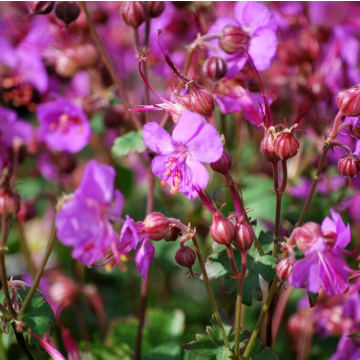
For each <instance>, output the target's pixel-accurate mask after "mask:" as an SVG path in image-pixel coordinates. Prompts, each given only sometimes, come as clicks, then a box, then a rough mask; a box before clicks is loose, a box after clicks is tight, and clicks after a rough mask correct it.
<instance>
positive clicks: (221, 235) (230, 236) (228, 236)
mask: <svg viewBox="0 0 360 360" xmlns="http://www.w3.org/2000/svg"><path fill="white" fill-rule="evenodd" d="M210 235H211V237H212V238H213V239H214V241H215V242H217V243H218V244H220V245H228V244H230V243H231V242H232V241H233V240H234V237H235V225H234V224H233V223H232V222H231V221H230V220H228V219H225V217H224V216H223V215H222V214H221V212H220V211H217V212H216V214H215V215H214V220H213V223H212V225H211V227H210Z"/></svg>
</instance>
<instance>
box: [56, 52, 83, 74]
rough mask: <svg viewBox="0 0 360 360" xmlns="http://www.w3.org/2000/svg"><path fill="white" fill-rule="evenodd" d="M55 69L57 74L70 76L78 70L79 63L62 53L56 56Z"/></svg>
mask: <svg viewBox="0 0 360 360" xmlns="http://www.w3.org/2000/svg"><path fill="white" fill-rule="evenodd" d="M55 70H56V72H57V73H58V75H60V76H63V77H65V78H70V77H72V76H74V75H75V74H76V73H77V72H78V71H79V70H80V65H79V63H78V62H77V61H76V60H75V59H74V58H72V57H70V56H68V55H66V54H64V53H62V54H60V55H59V56H58V57H57V58H56V61H55Z"/></svg>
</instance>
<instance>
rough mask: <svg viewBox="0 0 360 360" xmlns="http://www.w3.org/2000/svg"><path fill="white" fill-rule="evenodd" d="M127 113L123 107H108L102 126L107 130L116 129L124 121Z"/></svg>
mask: <svg viewBox="0 0 360 360" xmlns="http://www.w3.org/2000/svg"><path fill="white" fill-rule="evenodd" d="M127 113H128V112H127V111H126V109H125V107H124V106H123V105H118V104H117V105H114V106H111V107H108V108H107V109H106V110H105V114H104V125H105V126H106V127H108V128H118V127H119V126H120V125H121V124H123V123H124V121H125V120H126V118H127Z"/></svg>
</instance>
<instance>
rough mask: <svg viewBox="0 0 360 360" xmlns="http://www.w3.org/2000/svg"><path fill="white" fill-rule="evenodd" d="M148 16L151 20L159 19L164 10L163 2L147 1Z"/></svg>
mask: <svg viewBox="0 0 360 360" xmlns="http://www.w3.org/2000/svg"><path fill="white" fill-rule="evenodd" d="M147 6H148V9H149V16H150V17H152V18H157V17H159V16H160V15H161V14H162V13H163V12H164V10H165V3H164V1H148V2H147Z"/></svg>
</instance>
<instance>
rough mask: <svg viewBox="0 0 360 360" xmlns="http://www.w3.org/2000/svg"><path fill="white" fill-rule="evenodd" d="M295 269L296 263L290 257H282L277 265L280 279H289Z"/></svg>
mask: <svg viewBox="0 0 360 360" xmlns="http://www.w3.org/2000/svg"><path fill="white" fill-rule="evenodd" d="M293 269H294V263H293V262H292V261H291V259H290V258H286V259H282V260H280V261H279V263H278V264H277V265H276V269H275V270H276V273H277V275H278V277H279V279H280V280H282V281H286V280H288V279H289V277H290V275H291V274H292V272H293Z"/></svg>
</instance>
